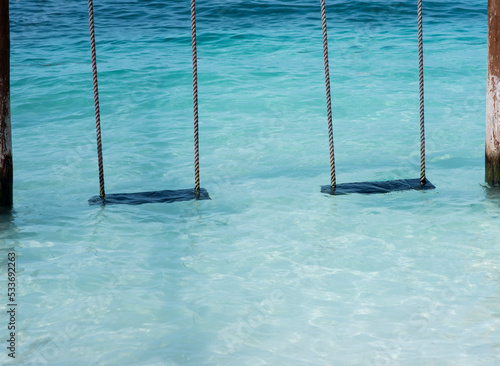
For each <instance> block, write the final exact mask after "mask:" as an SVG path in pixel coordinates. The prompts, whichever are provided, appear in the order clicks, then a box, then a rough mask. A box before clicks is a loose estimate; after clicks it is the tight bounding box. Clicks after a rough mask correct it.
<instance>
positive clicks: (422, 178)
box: [418, 0, 426, 185]
mask: <svg viewBox="0 0 500 366" xmlns="http://www.w3.org/2000/svg"><path fill="white" fill-rule="evenodd" d="M422 23H423V22H422V0H418V68H419V84H420V184H421V185H425V183H426V178H425V127H424V126H425V125H424V40H423V31H422Z"/></svg>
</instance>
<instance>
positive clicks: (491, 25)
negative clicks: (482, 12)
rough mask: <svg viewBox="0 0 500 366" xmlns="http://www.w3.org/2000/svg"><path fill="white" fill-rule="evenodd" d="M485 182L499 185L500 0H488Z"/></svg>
mask: <svg viewBox="0 0 500 366" xmlns="http://www.w3.org/2000/svg"><path fill="white" fill-rule="evenodd" d="M485 165H486V174H485V178H486V182H487V183H489V184H490V185H500V0H488V81H487V95H486V159H485Z"/></svg>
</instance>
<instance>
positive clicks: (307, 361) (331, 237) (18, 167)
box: [0, 0, 500, 366]
mask: <svg viewBox="0 0 500 366" xmlns="http://www.w3.org/2000/svg"><path fill="white" fill-rule="evenodd" d="M415 3H416V2H415ZM11 12H12V15H11V22H12V60H11V62H12V119H13V140H14V159H15V214H14V215H13V216H12V217H3V218H2V220H3V221H2V223H1V225H2V230H1V232H0V240H1V243H2V246H1V248H2V253H3V254H2V255H1V259H0V260H1V261H2V262H1V263H2V266H3V267H5V265H6V259H7V254H6V253H7V252H8V251H12V250H15V251H16V253H17V255H18V267H19V271H20V273H19V275H18V278H19V280H18V284H17V286H18V303H19V304H20V306H19V315H18V317H19V318H18V321H19V326H20V330H19V333H18V335H19V344H18V352H19V358H18V359H17V360H16V361H17V364H20V365H38V364H42V365H43V364H50V365H68V364H74V365H90V364H92V365H162V366H163V365H168V366H171V365H266V364H267V365H284V364H286V365H318V364H330V365H497V364H498V363H499V362H500V350H499V346H498V344H499V342H500V332H499V330H500V318H499V312H498V305H497V304H498V301H499V292H498V281H499V277H500V271H499V259H500V258H499V257H500V251H499V249H498V245H497V244H498V238H499V237H500V229H499V227H498V216H499V212H500V194H498V193H497V192H495V191H490V190H488V189H487V188H485V187H484V185H483V180H484V179H483V174H484V172H483V159H484V155H483V154H484V153H483V151H484V127H483V125H484V110H485V84H486V83H485V79H486V1H481V2H477V1H471V0H463V1H453V2H451V1H426V2H425V6H424V17H425V19H424V20H425V23H424V27H425V28H424V33H425V34H424V36H425V66H426V69H425V72H426V122H427V125H426V128H427V153H428V155H427V156H428V159H427V167H428V178H429V179H430V180H431V181H432V182H433V183H434V184H435V185H436V186H437V189H436V190H434V191H427V192H400V193H393V194H388V195H371V196H366V195H349V196H342V197H328V196H324V195H322V194H320V193H319V189H320V185H322V184H328V183H329V160H328V138H327V128H326V113H325V112H326V111H325V109H326V108H325V98H324V84H323V83H324V80H323V64H322V62H323V61H322V43H321V28H320V26H321V22H320V13H319V1H318V2H316V1H286V2H285V1H272V0H266V1H264V0H262V1H245V2H244V1H236V0H233V1H199V2H198V21H199V23H198V35H199V38H198V41H199V58H200V60H199V91H200V122H201V126H200V127H201V130H200V138H201V169H202V171H201V172H202V176H201V180H202V186H203V187H205V188H207V189H208V191H209V192H210V195H211V197H212V200H211V201H202V202H187V203H186V202H185V203H175V204H168V205H167V204H153V205H143V206H108V207H105V208H97V207H89V206H88V204H87V200H88V198H90V197H91V196H93V195H95V194H97V193H98V180H97V164H96V153H95V131H94V116H93V93H92V78H91V66H90V51H89V49H90V46H89V41H88V22H87V8H86V3H85V2H76V1H62V0H60V1H57V0H49V1H45V2H43V4H42V3H40V2H34V1H28V0H20V1H16V2H11ZM95 13H96V32H97V44H98V48H97V54H98V62H99V64H98V67H99V82H100V85H99V86H100V91H101V112H102V124H103V144H104V163H105V177H106V188H107V191H108V192H110V193H112V192H115V193H118V192H134V191H148V190H162V189H177V188H188V187H192V186H193V163H192V160H193V152H192V145H193V143H192V105H191V103H192V100H191V63H190V62H191V59H190V57H191V56H190V29H189V25H190V23H189V4H188V3H187V1H169V2H161V1H128V2H123V1H120V2H118V1H107V2H106V3H101V2H98V3H96V4H95ZM328 14H329V36H330V57H331V60H330V61H331V68H332V70H331V71H332V82H333V98H334V99H333V107H334V130H335V131H334V132H335V148H336V161H337V173H338V181H339V182H352V181H360V180H361V181H362V180H383V179H400V178H416V177H418V172H419V153H418V146H419V145H418V144H419V141H418V70H417V67H418V64H417V48H416V47H417V44H416V41H417V38H416V4H414V2H409V1H401V2H395V1H388V0H386V1H372V2H368V1H349V2H347V1H331V2H329V6H328ZM2 277H3V276H2ZM0 281H1V282H0V285H1V286H6V279H5V278H2V279H1V280H0ZM2 284H3V285H2ZM4 288H5V287H4ZM3 302H5V301H3ZM3 302H2V304H3ZM0 306H4V305H0ZM2 309H3V307H2ZM2 312H3V311H2ZM2 319H3V320H2ZM5 320H6V318H5V317H4V316H3V315H2V317H1V318H0V321H2V322H4V321H5ZM4 324H5V323H4ZM2 334H6V330H4V331H2ZM0 359H1V360H2V362H4V361H7V357H6V354H5V352H2V354H1V355H0Z"/></svg>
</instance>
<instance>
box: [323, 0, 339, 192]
mask: <svg viewBox="0 0 500 366" xmlns="http://www.w3.org/2000/svg"><path fill="white" fill-rule="evenodd" d="M321 24H322V28H323V58H324V61H325V85H326V109H327V117H328V140H329V143H330V183H331V193H332V194H333V193H334V192H335V187H336V185H337V179H336V176H335V155H334V151H333V123H332V97H331V92H330V67H329V63H328V35H327V26H326V5H325V0H321Z"/></svg>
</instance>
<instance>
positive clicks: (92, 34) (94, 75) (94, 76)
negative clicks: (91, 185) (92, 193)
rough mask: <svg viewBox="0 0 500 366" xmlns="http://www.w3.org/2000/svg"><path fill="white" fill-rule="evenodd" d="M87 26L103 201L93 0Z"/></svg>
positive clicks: (90, 1)
mask: <svg viewBox="0 0 500 366" xmlns="http://www.w3.org/2000/svg"><path fill="white" fill-rule="evenodd" d="M89 25H90V48H91V52H92V80H93V83H94V105H95V130H96V135H97V159H98V165H99V195H100V197H101V199H104V197H105V192H104V167H103V160H102V142H101V116H100V112H99V90H98V86H97V57H96V52H95V32H94V6H93V0H89Z"/></svg>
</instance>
